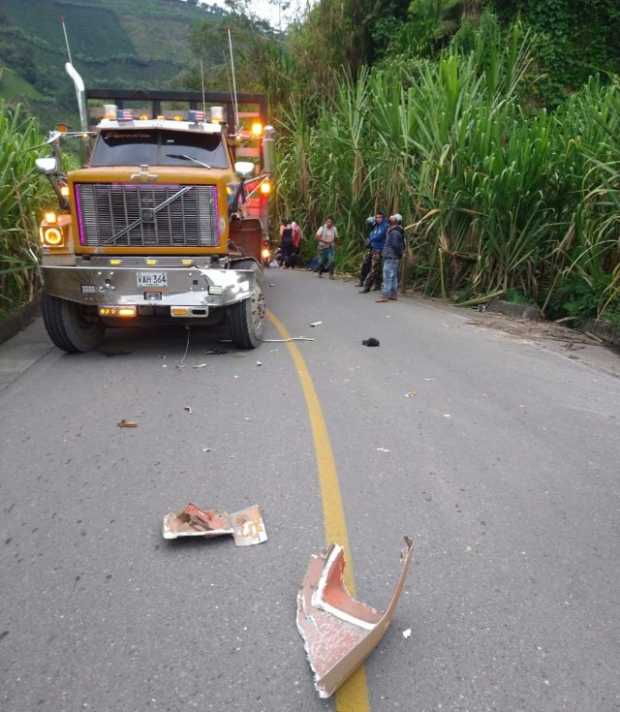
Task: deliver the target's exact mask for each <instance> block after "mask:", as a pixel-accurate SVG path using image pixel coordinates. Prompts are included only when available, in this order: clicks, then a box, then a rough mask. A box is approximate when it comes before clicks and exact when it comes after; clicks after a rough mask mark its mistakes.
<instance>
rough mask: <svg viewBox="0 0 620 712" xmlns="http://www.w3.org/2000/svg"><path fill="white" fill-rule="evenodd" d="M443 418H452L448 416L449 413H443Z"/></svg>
mask: <svg viewBox="0 0 620 712" xmlns="http://www.w3.org/2000/svg"><path fill="white" fill-rule="evenodd" d="M443 417H444V418H451V417H452V416H451V415H450V413H444V414H443Z"/></svg>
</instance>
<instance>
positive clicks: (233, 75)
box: [226, 27, 239, 134]
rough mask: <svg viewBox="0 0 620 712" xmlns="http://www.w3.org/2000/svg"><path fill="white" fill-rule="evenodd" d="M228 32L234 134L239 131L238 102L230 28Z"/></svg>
mask: <svg viewBox="0 0 620 712" xmlns="http://www.w3.org/2000/svg"><path fill="white" fill-rule="evenodd" d="M226 31H227V32H228V50H229V52H230V73H231V74H232V85H233V104H234V110H235V134H236V133H237V131H238V130H239V102H238V101H237V77H236V74H235V57H234V55H233V46H232V35H231V34H230V27H227V28H226Z"/></svg>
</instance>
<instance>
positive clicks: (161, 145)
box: [90, 129, 228, 168]
mask: <svg viewBox="0 0 620 712" xmlns="http://www.w3.org/2000/svg"><path fill="white" fill-rule="evenodd" d="M192 159H194V160H193V161H192ZM194 161H198V162H200V163H206V164H207V165H208V166H210V167H211V168H228V156H227V154H226V148H225V147H224V144H223V143H222V136H221V134H219V133H217V134H205V133H198V132H196V133H193V132H189V131H162V130H161V129H152V130H149V129H147V130H135V131H134V130H132V131H122V130H113V131H102V132H101V133H100V134H99V138H98V139H97V143H96V145H95V150H94V151H93V154H92V156H91V161H90V165H91V166H139V165H141V164H143V163H146V164H147V165H149V166H183V165H184V166H187V165H197V163H194Z"/></svg>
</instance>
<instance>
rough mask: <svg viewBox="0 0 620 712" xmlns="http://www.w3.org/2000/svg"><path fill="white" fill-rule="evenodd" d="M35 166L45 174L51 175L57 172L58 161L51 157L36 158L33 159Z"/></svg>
mask: <svg viewBox="0 0 620 712" xmlns="http://www.w3.org/2000/svg"><path fill="white" fill-rule="evenodd" d="M35 163H36V166H37V168H38V169H39V170H40V171H41V173H44V174H45V175H46V176H51V175H53V174H54V173H58V161H57V160H56V159H55V158H54V157H53V156H51V157H49V158H37V160H36V161H35Z"/></svg>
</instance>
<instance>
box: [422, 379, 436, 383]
mask: <svg viewBox="0 0 620 712" xmlns="http://www.w3.org/2000/svg"><path fill="white" fill-rule="evenodd" d="M424 380H425V381H426V382H427V383H430V382H431V381H434V380H435V379H434V378H425V379H424Z"/></svg>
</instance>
